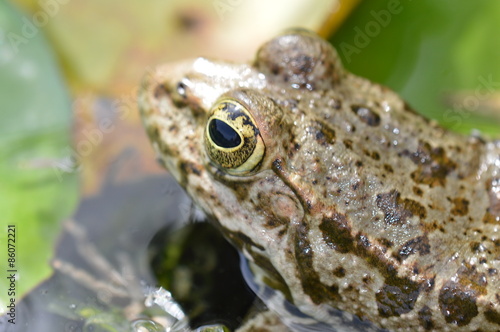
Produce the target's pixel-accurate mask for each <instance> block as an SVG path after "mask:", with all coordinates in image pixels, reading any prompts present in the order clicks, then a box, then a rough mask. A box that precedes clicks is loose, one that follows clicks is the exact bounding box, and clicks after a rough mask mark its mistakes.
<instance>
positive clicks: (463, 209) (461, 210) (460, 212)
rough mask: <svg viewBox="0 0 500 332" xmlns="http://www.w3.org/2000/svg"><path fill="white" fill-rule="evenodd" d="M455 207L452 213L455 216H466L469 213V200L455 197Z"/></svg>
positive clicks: (453, 201)
mask: <svg viewBox="0 0 500 332" xmlns="http://www.w3.org/2000/svg"><path fill="white" fill-rule="evenodd" d="M451 202H452V203H453V205H454V207H453V208H452V209H451V214H453V215H455V216H462V217H463V216H465V215H466V214H467V213H469V201H468V200H466V199H463V198H455V199H453V200H452V201H451Z"/></svg>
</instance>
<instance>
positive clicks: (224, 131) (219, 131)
mask: <svg viewBox="0 0 500 332" xmlns="http://www.w3.org/2000/svg"><path fill="white" fill-rule="evenodd" d="M208 132H209V133H210V137H211V138H212V141H214V143H215V144H217V145H218V146H220V147H223V148H234V147H236V146H238V145H240V143H241V137H240V135H238V133H237V132H236V131H235V130H234V129H233V128H231V127H230V126H229V125H228V124H226V123H225V122H224V121H221V120H218V119H212V120H211V121H210V124H209V125H208Z"/></svg>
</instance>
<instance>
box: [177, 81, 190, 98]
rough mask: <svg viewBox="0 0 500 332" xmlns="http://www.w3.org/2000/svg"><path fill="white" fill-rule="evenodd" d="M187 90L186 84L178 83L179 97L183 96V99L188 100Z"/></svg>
mask: <svg viewBox="0 0 500 332" xmlns="http://www.w3.org/2000/svg"><path fill="white" fill-rule="evenodd" d="M186 90H187V86H186V84H185V83H184V82H179V83H177V86H176V91H177V93H178V94H179V96H181V97H182V98H186V96H187V95H186V93H187V92H186Z"/></svg>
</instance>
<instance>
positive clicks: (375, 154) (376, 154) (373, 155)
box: [371, 151, 380, 160]
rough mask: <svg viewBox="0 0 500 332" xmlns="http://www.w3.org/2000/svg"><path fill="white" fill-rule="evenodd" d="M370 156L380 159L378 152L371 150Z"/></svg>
mask: <svg viewBox="0 0 500 332" xmlns="http://www.w3.org/2000/svg"><path fill="white" fill-rule="evenodd" d="M371 157H372V159H373V160H380V155H379V154H378V152H375V151H374V152H372V154H371Z"/></svg>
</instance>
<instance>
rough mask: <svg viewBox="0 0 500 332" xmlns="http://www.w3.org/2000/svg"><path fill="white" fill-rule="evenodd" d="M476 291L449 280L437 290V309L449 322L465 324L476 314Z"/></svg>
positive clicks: (458, 324)
mask: <svg viewBox="0 0 500 332" xmlns="http://www.w3.org/2000/svg"><path fill="white" fill-rule="evenodd" d="M476 297H477V295H476V293H475V292H474V291H473V290H467V289H464V286H462V285H460V283H456V282H452V281H449V282H447V283H446V284H445V285H444V286H443V288H441V290H440V291H439V309H440V310H441V313H442V314H443V316H444V319H445V320H446V322H447V323H449V324H455V325H457V326H465V325H467V324H469V323H470V321H471V320H472V318H474V317H476V316H477V314H478V310H477V305H476Z"/></svg>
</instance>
